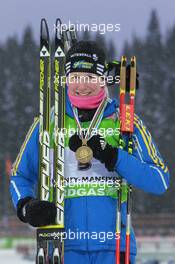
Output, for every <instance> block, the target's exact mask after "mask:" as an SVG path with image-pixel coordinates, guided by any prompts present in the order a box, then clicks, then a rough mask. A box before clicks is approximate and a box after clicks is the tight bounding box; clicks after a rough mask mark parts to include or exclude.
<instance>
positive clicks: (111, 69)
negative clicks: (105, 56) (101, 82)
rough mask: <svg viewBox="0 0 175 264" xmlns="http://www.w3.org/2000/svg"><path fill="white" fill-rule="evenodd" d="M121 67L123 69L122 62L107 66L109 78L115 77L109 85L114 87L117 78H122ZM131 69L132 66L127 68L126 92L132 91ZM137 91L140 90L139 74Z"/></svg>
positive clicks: (114, 62)
mask: <svg viewBox="0 0 175 264" xmlns="http://www.w3.org/2000/svg"><path fill="white" fill-rule="evenodd" d="M120 67H121V62H120V61H112V62H109V63H108V66H107V76H113V79H112V81H111V80H110V82H109V83H108V85H109V86H110V85H113V84H115V82H116V80H115V77H116V76H120ZM130 68H131V65H130V64H129V65H127V66H126V91H127V92H129V90H130ZM136 89H139V74H138V72H137V73H136Z"/></svg>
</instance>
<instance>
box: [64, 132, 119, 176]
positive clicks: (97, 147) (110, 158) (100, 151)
mask: <svg viewBox="0 0 175 264" xmlns="http://www.w3.org/2000/svg"><path fill="white" fill-rule="evenodd" d="M87 145H88V146H89V147H90V148H91V149H92V151H93V156H94V158H96V159H98V160H99V161H100V162H101V163H104V165H105V167H106V168H107V169H108V170H109V171H114V167H115V164H116V162H117V157H118V155H117V154H118V149H117V148H114V147H112V146H111V145H109V144H108V143H106V142H105V141H104V139H103V138H102V137H101V136H100V135H95V136H93V137H91V138H90V139H89V140H88V142H87ZM80 146H82V141H81V139H80V138H79V136H78V134H77V133H76V134H74V135H73V136H72V137H71V138H70V139H69V148H70V149H71V150H72V151H74V152H75V151H76V150H77V149H78V148H79V147H80Z"/></svg>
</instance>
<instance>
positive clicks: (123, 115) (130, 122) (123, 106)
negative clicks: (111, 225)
mask: <svg viewBox="0 0 175 264" xmlns="http://www.w3.org/2000/svg"><path fill="white" fill-rule="evenodd" d="M126 66H127V58H126V57H125V56H122V58H121V68H120V106H119V118H120V140H119V147H120V148H121V149H123V148H124V142H123V139H122V138H123V136H125V135H127V137H128V146H127V148H125V149H126V150H127V151H128V153H129V154H132V152H133V141H132V133H133V131H134V107H135V93H136V57H135V56H133V57H131V60H130V87H129V98H128V97H127V93H126ZM127 99H128V101H129V102H126V101H127ZM124 185H125V186H127V201H126V202H127V216H126V217H127V219H126V252H125V264H129V258H130V231H131V194H132V186H131V185H128V184H127V182H126V181H124V180H123V179H121V178H119V180H118V186H117V194H118V199H117V221H116V237H117V239H116V264H120V233H121V201H122V198H121V197H122V186H124Z"/></svg>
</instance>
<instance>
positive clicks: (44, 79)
mask: <svg viewBox="0 0 175 264" xmlns="http://www.w3.org/2000/svg"><path fill="white" fill-rule="evenodd" d="M39 88H40V91H39V100H40V103H39V190H38V197H39V199H40V200H45V201H49V198H50V171H51V168H50V101H51V94H50V88H51V61H50V43H49V30H48V26H47V22H46V20H45V19H44V18H43V19H42V20H41V26H40V86H39ZM40 233H42V230H41V229H37V255H36V263H37V264H44V263H46V262H47V250H48V248H47V242H46V241H45V240H43V239H40Z"/></svg>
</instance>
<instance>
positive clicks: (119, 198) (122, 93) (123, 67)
mask: <svg viewBox="0 0 175 264" xmlns="http://www.w3.org/2000/svg"><path fill="white" fill-rule="evenodd" d="M125 90H126V58H125V57H122V59H121V67H120V106H119V114H120V116H119V119H120V125H121V120H122V111H121V109H122V106H123V104H124V96H125ZM121 133H122V131H121V128H120V138H119V148H122V149H123V140H122V137H121ZM117 182H118V186H117V215H116V219H117V221H116V264H120V240H121V237H120V236H121V203H122V179H121V178H119V179H118V181H117Z"/></svg>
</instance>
